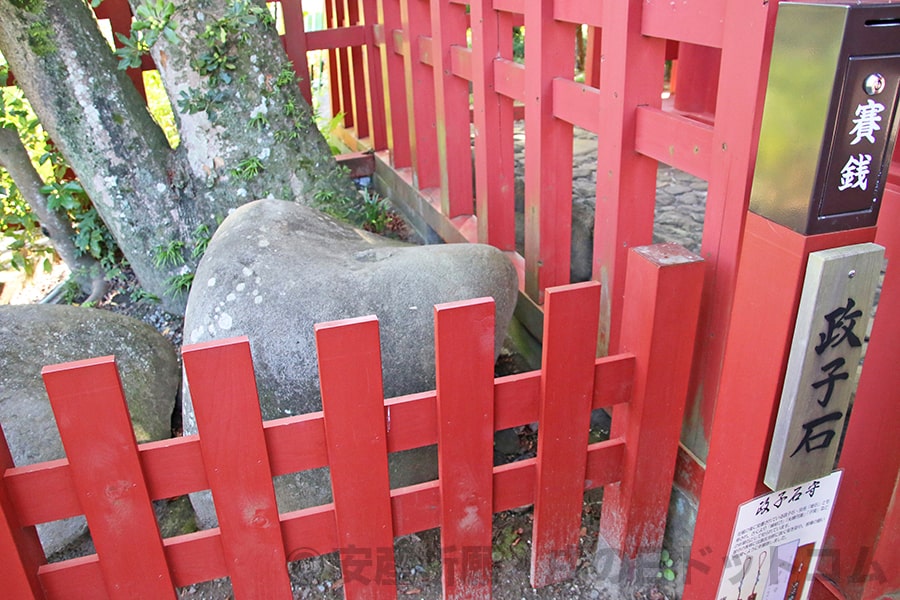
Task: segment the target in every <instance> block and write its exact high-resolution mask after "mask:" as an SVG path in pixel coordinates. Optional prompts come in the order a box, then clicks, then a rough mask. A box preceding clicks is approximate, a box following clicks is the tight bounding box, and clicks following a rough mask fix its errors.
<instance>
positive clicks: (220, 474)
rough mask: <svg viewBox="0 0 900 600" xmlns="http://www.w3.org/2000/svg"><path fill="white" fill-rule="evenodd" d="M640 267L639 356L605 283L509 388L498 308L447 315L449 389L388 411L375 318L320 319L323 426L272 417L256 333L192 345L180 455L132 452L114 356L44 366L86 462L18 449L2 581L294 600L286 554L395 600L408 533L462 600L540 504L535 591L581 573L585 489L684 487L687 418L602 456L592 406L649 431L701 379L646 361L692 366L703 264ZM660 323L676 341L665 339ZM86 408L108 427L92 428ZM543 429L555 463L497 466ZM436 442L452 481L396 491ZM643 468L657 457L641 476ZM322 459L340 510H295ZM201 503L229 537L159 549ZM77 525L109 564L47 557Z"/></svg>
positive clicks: (621, 519)
mask: <svg viewBox="0 0 900 600" xmlns="http://www.w3.org/2000/svg"><path fill="white" fill-rule="evenodd" d="M634 261H635V263H637V264H638V265H639V266H638V267H636V268H634V269H632V270H633V271H634V272H635V277H633V278H631V279H630V280H629V288H628V289H629V297H630V298H633V299H634V302H635V303H636V305H637V306H638V309H637V310H638V314H641V315H646V316H647V317H646V318H644V319H639V320H635V322H634V323H632V325H631V326H632V327H634V328H635V329H637V330H639V331H638V332H636V333H635V335H636V336H638V337H639V338H640V339H644V340H649V342H648V343H647V344H644V345H638V346H637V347H636V348H635V352H634V353H626V354H622V355H618V356H613V357H606V358H601V359H596V358H595V348H596V331H597V326H596V319H597V314H598V310H599V285H598V284H596V283H587V284H578V285H574V286H566V287H564V288H559V289H551V290H550V291H549V292H548V312H547V318H546V321H545V328H546V329H545V340H546V342H547V343H546V346H545V349H544V364H545V367H544V369H543V370H541V371H534V372H530V373H524V374H519V375H511V376H507V377H500V378H496V379H495V378H494V376H493V350H494V347H493V340H494V331H493V330H494V322H493V315H494V306H493V301H492V300H490V299H479V300H470V301H464V302H458V303H452V304H446V305H438V306H437V307H435V329H436V366H437V383H436V390H434V391H430V392H424V393H421V394H413V395H409V396H404V397H399V398H393V399H388V400H385V399H384V398H383V394H382V386H381V357H380V353H379V352H380V349H379V333H378V322H377V319H375V318H374V317H364V318H360V319H350V320H347V321H341V322H333V323H325V324H320V325H318V326H316V341H317V351H318V355H319V365H320V367H319V368H320V379H321V389H322V397H323V411H322V412H320V413H313V414H309V415H300V416H296V417H289V418H284V419H277V420H273V421H268V422H263V421H262V420H261V418H260V409H259V404H258V399H257V394H256V384H255V381H254V378H253V367H252V362H251V358H250V346H249V342H248V340H247V339H245V338H238V339H232V340H223V341H215V342H209V343H205V344H200V345H194V346H187V347H185V349H184V351H183V354H184V363H185V371H186V376H187V380H188V385H189V388H190V393H191V400H192V402H193V405H194V410H195V414H196V416H197V422H198V429H199V433H198V434H197V435H195V436H188V437H184V438H179V439H174V440H166V441H162V442H152V443H148V444H142V445H140V446H138V445H137V444H136V443H135V442H134V434H133V432H132V430H131V426H130V421H128V417H127V409H126V406H125V401H124V397H123V396H122V392H121V387H120V385H119V381H118V374H117V372H116V370H115V363H114V361H113V359H112V358H103V359H92V360H89V361H84V362H81V363H74V364H67V365H62V366H57V367H48V368H46V369H45V379H46V382H47V389H48V394H49V395H50V397H51V403H52V405H53V408H54V411H55V414H56V415H57V419H58V420H59V425H60V430H61V432H62V437H63V440H64V443H65V448H66V451H67V453H68V456H67V458H66V459H63V460H59V461H52V462H50V463H43V464H40V465H26V466H21V467H13V466H12V464H11V463H12V461H11V460H9V455H8V451H7V449H6V445H5V443H4V444H3V445H0V450H2V452H0V457H6V458H5V459H4V461H3V467H4V469H3V472H2V477H0V508H2V517H3V518H2V521H0V525H2V527H0V560H2V561H3V564H4V565H9V566H10V569H9V573H10V574H9V575H8V576H6V575H5V576H4V582H5V583H6V585H7V586H8V587H9V588H10V589H13V590H15V597H17V598H19V597H21V598H35V599H37V598H41V599H48V600H51V599H57V598H66V599H71V598H75V599H80V598H85V599H86V598H94V599H97V598H100V599H102V598H118V597H129V598H132V597H134V598H137V597H142V595H143V597H154V598H160V597H167V596H168V597H171V596H172V594H173V590H174V588H176V587H184V586H188V585H191V584H193V583H197V582H201V581H206V580H210V579H216V578H220V577H225V576H228V577H230V579H231V582H232V585H233V587H234V593H235V597H236V598H239V599H243V598H279V597H285V598H287V597H290V594H291V585H290V581H289V579H288V575H287V568H286V565H287V561H288V560H294V559H300V558H303V557H306V556H313V555H320V554H326V553H329V552H333V551H335V550H338V551H339V552H340V554H341V561H342V566H343V572H344V583H345V586H344V589H345V595H346V597H347V598H349V599H356V598H374V597H395V596H396V580H395V575H394V566H393V565H394V562H393V561H394V555H393V541H394V538H395V537H398V536H402V535H406V534H409V533H413V532H416V531H421V530H424V529H430V528H433V527H438V526H439V527H440V528H441V532H442V540H443V542H442V543H443V548H442V551H443V565H444V595H445V597H448V598H463V597H465V598H473V597H479V598H489V597H490V593H491V562H490V561H491V559H490V557H491V548H490V546H491V522H492V521H491V520H492V515H493V514H494V513H496V512H498V511H503V510H507V509H510V508H515V507H521V506H527V505H529V504H534V505H535V515H536V518H535V520H534V531H533V537H534V540H535V542H534V544H533V553H534V554H533V559H532V562H533V565H534V574H533V581H534V584H535V585H545V584H547V583H549V582H550V581H554V580H558V579H562V578H564V577H566V576H568V575H569V574H571V573H572V572H573V570H574V565H575V562H574V561H575V559H576V558H577V552H576V550H577V544H578V531H579V529H580V515H581V501H582V497H581V495H582V493H583V491H584V490H585V489H590V488H596V487H600V486H604V485H610V484H615V483H616V482H619V481H621V482H631V483H630V484H629V485H630V486H631V489H640V490H646V489H649V488H654V489H666V488H667V487H668V485H670V483H671V471H672V469H674V464H675V460H674V457H675V452H676V447H677V430H678V426H679V421H677V420H672V421H671V423H670V424H669V429H671V430H672V432H670V433H669V434H667V435H666V438H665V439H666V440H668V442H667V444H668V447H667V449H664V450H663V451H662V453H661V448H660V441H659V440H656V441H655V442H654V444H653V448H648V447H647V444H640V443H639V442H640V438H639V437H638V436H637V435H636V434H634V433H633V430H634V429H636V428H639V426H638V425H637V424H636V423H635V422H634V421H636V420H637V418H638V417H636V416H635V415H633V414H631V415H629V416H628V418H627V419H626V421H628V422H629V423H630V425H629V426H628V427H626V430H625V431H622V432H620V433H619V434H616V435H615V436H614V437H613V438H612V439H610V440H608V441H604V442H599V443H594V444H590V445H588V443H587V441H588V440H587V430H588V419H589V416H590V411H591V410H593V409H596V408H600V407H609V406H617V407H624V406H643V407H645V408H644V409H643V410H644V412H645V414H644V415H643V416H641V417H640V418H649V417H647V416H646V413H647V411H649V410H650V409H649V408H647V407H648V406H649V404H650V403H653V404H652V405H653V406H663V405H666V403H670V402H671V399H672V398H675V397H677V391H678V390H675V392H676V394H675V396H671V397H670V395H669V394H665V396H666V398H658V397H657V395H658V394H656V393H655V392H653V390H657V389H659V388H660V386H664V387H665V386H668V387H667V388H666V389H667V390H668V389H671V384H670V383H667V382H669V381H670V380H672V379H673V377H674V379H675V380H676V381H681V380H684V381H686V378H687V373H688V367H687V365H686V364H682V363H679V364H678V366H677V367H675V368H674V369H673V368H666V369H652V370H649V369H647V368H646V365H647V364H653V363H654V362H657V361H659V360H662V358H661V357H662V356H664V355H667V354H669V353H673V352H674V353H675V354H676V355H679V356H681V355H684V356H687V355H689V350H690V348H692V346H693V340H694V329H695V324H696V309H695V308H694V309H693V311H691V310H686V311H683V312H682V313H681V314H680V315H679V316H678V320H677V321H674V322H673V321H671V320H669V319H667V318H665V317H664V315H665V314H667V311H668V307H669V306H671V305H673V304H676V303H678V302H680V301H681V300H683V299H684V298H685V297H686V294H687V296H688V297H689V296H690V293H694V294H699V290H700V288H701V285H702V263H701V262H699V259H698V258H696V257H693V256H691V255H687V254H686V253H684V252H683V251H680V250H678V249H676V248H675V247H663V248H662V249H661V250H659V249H658V250H656V251H654V252H645V253H644V254H638V253H634ZM691 290H693V292H691ZM655 305H659V308H658V309H656V310H654V308H653V307H654V306H655ZM691 312H693V314H690V313H691ZM584 314H589V315H592V317H591V318H592V319H594V320H593V326H592V327H586V326H585V325H584V322H583V320H582V317H583V315H584ZM660 328H665V329H666V330H667V331H668V330H669V329H672V331H673V334H672V336H673V337H669V336H668V335H667V336H666V340H667V341H665V342H660V341H659V340H658V339H657V338H658V336H657V334H656V332H657V331H658V330H659V329H660ZM682 362H683V361H682ZM675 371H677V372H675ZM682 400H683V397H682ZM675 404H676V405H677V404H678V403H677V401H676V402H675ZM677 408H678V407H677V406H675V407H674V409H675V410H677ZM616 410H618V409H616ZM654 410H656V409H654ZM85 411H88V414H91V415H95V414H104V415H109V416H108V417H107V418H104V419H103V420H98V419H92V418H88V419H85V418H83V417H82V415H84V414H85ZM388 412H389V413H390V428H389V429H390V430H389V431H388V430H387V428H386V422H387V418H386V417H387V413H388ZM620 418H621V417H620V416H619V414H618V413H614V419H620ZM536 421H537V422H538V423H539V424H540V427H539V440H538V456H537V457H536V458H534V459H529V460H524V461H520V462H516V463H511V464H506V465H501V466H497V467H494V466H493V442H492V440H493V435H492V434H493V432H494V431H496V430H499V429H504V428H508V427H514V426H517V425H521V424H526V423H533V422H536ZM4 441H5V440H4ZM435 443H437V445H438V452H439V473H440V477H439V479H438V480H435V481H430V482H426V483H423V484H419V485H415V486H410V487H406V488H399V489H394V490H391V489H389V484H388V470H387V457H388V453H389V452H390V451H398V450H401V449H408V448H414V447H419V446H427V445H431V444H435ZM651 455H652V460H651V459H649V458H647V457H649V456H651ZM641 457H643V458H641ZM635 460H637V461H638V462H640V463H641V464H642V465H643V464H645V462H650V463H652V464H651V466H650V467H646V468H645V467H643V466H642V467H641V470H640V471H638V472H634V473H629V472H627V471H626V469H630V468H633V465H634V462H635ZM663 463H666V464H663ZM98 466H99V468H98ZM322 466H328V467H329V468H330V473H331V478H332V491H333V495H334V499H335V500H334V503H332V504H327V505H323V506H317V507H312V508H308V509H304V510H299V511H295V512H291V513H285V514H278V512H277V507H276V504H275V497H274V491H273V484H272V478H273V477H274V476H277V475H282V474H286V473H290V472H294V471H298V470H306V469H312V468H318V467H322ZM203 489H211V490H212V493H213V498H214V502H215V506H216V511H217V515H218V518H219V523H220V525H219V527H217V528H214V529H210V530H205V531H199V532H196V533H192V534H187V535H179V536H176V537H172V538H167V539H164V540H160V534H159V530H158V528H157V525H156V522H155V520H154V519H153V513H152V508H151V504H150V502H151V500H155V499H159V498H166V497H171V496H177V495H183V494H187V493H189V492H193V491H199V490H203ZM551 492H552V493H551ZM641 503H642V499H641V498H640V497H631V496H628V495H626V494H623V500H622V501H621V502H620V503H619V505H618V506H617V507H614V508H612V509H610V510H611V511H612V512H613V513H614V514H613V515H612V516H610V517H607V516H606V514H604V519H606V518H611V519H613V520H614V521H615V522H617V523H631V521H630V520H629V518H628V515H630V514H635V513H636V511H637V513H639V514H641V515H648V514H650V513H653V511H656V512H655V513H653V514H652V515H651V516H652V518H654V519H656V520H657V521H658V522H661V521H663V520H664V518H665V506H664V505H659V504H658V503H656V504H653V505H652V506H648V507H643V508H640V507H639V506H638V505H640V504H641ZM604 512H606V510H605V511H604ZM618 513H621V514H622V515H624V516H618V517H617V516H616V514H618ZM73 514H85V515H86V516H87V519H88V524H89V528H90V531H91V534H92V536H93V538H94V540H95V543H96V547H97V554H94V555H90V556H85V557H81V558H75V559H70V560H65V561H62V562H58V563H53V564H45V563H46V559H45V558H44V556H43V553H42V552H41V550H40V548H39V547H38V546H36V544H35V542H36V534H35V530H34V525H35V524H37V523H41V522H46V521H49V520H55V519H58V518H63V517H67V516H72V515H73ZM651 543H656V542H653V541H651ZM658 549H659V548H658V547H656V551H658ZM639 550H641V551H653V548H652V547H644V546H641V547H640V548H639ZM136 565H140V567H139V568H136V567H135V566H136ZM555 568H558V569H560V570H561V571H560V573H562V574H563V575H562V576H560V575H559V573H556V574H553V573H551V572H550V569H555ZM7 580H9V581H8V582H7ZM148 590H152V592H151V591H148ZM147 594H149V596H147Z"/></svg>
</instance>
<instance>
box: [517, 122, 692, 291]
mask: <svg viewBox="0 0 900 600" xmlns="http://www.w3.org/2000/svg"><path fill="white" fill-rule="evenodd" d="M513 137H514V141H515V161H516V166H515V175H516V210H517V224H516V233H517V246H518V249H519V252H520V253H523V252H524V226H523V221H524V218H523V217H522V211H523V209H524V206H523V205H524V194H525V189H524V164H525V132H524V122H523V121H517V122H516V124H515V130H514V134H513ZM573 155H574V161H573V163H574V164H573V166H572V203H573V204H572V221H573V222H572V280H573V281H584V280H586V279H589V278H590V272H591V257H592V254H593V230H594V205H595V202H596V185H597V135H596V134H594V133H591V132H589V131H586V130H584V129H579V128H577V127H576V128H575V129H574V140H573ZM706 193H707V183H706V181H704V180H702V179H698V178H697V177H694V176H693V175H690V174H688V173H685V172H684V171H679V170H678V169H675V168H673V167H670V166H668V165H666V164H663V163H659V168H658V170H657V175H656V215H655V219H654V227H653V243H663V242H671V243H676V244H680V245H682V246H684V247H685V248H687V249H688V250H690V251H691V252H695V253H699V252H700V243H701V239H702V236H703V217H704V213H705V211H706Z"/></svg>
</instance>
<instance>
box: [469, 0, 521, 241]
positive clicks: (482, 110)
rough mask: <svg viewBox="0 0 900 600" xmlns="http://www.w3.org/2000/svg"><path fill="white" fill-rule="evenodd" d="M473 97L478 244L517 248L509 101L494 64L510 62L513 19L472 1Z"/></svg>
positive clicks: (511, 119)
mask: <svg viewBox="0 0 900 600" xmlns="http://www.w3.org/2000/svg"><path fill="white" fill-rule="evenodd" d="M470 6H471V10H472V97H473V108H474V115H473V116H474V124H475V204H476V208H475V212H476V214H477V215H478V241H479V242H481V243H483V244H490V245H492V246H494V247H495V248H499V249H500V250H503V251H507V252H512V251H515V249H516V222H515V173H514V167H515V157H514V151H513V150H514V147H513V101H512V100H511V99H509V98H506V97H504V96H503V95H501V94H498V93H497V90H496V88H495V86H494V78H495V75H494V60H495V59H497V58H500V57H501V56H503V55H504V54H505V55H507V56H505V58H509V59H511V58H512V56H511V48H512V16H511V15H509V14H508V13H506V14H499V13H498V12H497V11H495V10H494V9H493V8H492V7H491V3H490V2H486V1H482V2H473V3H472V4H471V5H470Z"/></svg>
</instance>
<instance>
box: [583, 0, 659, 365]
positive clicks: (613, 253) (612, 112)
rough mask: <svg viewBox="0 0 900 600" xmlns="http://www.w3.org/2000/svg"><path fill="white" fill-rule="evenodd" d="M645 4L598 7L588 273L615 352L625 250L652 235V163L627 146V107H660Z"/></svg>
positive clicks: (654, 42) (636, 0)
mask: <svg viewBox="0 0 900 600" xmlns="http://www.w3.org/2000/svg"><path fill="white" fill-rule="evenodd" d="M645 4H646V3H645V2H644V1H643V0H626V1H622V2H616V3H615V5H614V6H615V10H604V11H603V15H604V22H603V35H602V38H603V39H602V53H603V57H604V60H603V68H602V69H601V70H600V97H601V115H602V121H601V127H600V132H599V136H598V138H599V145H598V149H597V212H596V216H595V222H594V265H593V266H594V268H593V277H592V278H593V279H596V280H598V281H600V283H601V284H603V290H602V292H601V313H600V330H601V331H600V336H601V337H600V346H601V348H608V349H609V351H610V352H611V353H612V352H617V351H618V328H619V324H620V323H621V321H622V309H623V306H624V304H623V303H624V295H625V263H626V262H627V260H628V249H629V248H633V247H635V246H642V245H644V244H649V243H651V242H652V240H653V210H654V206H655V204H656V166H657V165H656V161H654V160H652V159H650V158H647V157H646V156H641V155H640V154H638V153H637V152H635V150H634V140H635V123H636V117H635V109H636V108H637V107H638V106H650V107H655V108H659V107H660V106H661V105H662V98H661V96H660V95H661V93H662V88H663V76H664V74H665V51H666V43H665V40H662V39H656V38H650V37H646V36H642V35H641V13H642V10H643V6H644V5H645ZM607 6H609V5H607Z"/></svg>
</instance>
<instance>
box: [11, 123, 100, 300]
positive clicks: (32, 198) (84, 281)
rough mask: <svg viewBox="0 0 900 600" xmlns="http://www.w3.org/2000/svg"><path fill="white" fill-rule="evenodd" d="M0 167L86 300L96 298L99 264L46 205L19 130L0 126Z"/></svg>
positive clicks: (98, 297)
mask: <svg viewBox="0 0 900 600" xmlns="http://www.w3.org/2000/svg"><path fill="white" fill-rule="evenodd" d="M0 167H3V168H5V169H6V170H7V171H8V172H9V175H10V177H12V179H13V181H15V182H16V187H18V188H19V193H20V194H22V197H23V198H24V199H25V201H26V202H28V205H29V206H30V207H31V210H33V211H34V213H35V214H36V215H37V217H38V220H39V221H40V223H41V226H42V227H43V228H44V229H45V230H46V231H47V235H48V237H49V238H50V242H51V243H52V244H53V249H54V250H56V253H57V254H58V255H59V257H60V258H61V259H62V260H63V262H65V263H66V266H68V267H69V270H70V271H71V272H72V277H74V278H75V280H76V281H77V282H78V285H79V286H80V287H81V290H82V291H83V292H85V293H86V294H88V299H87V301H97V300H99V299H100V298H101V297H102V296H103V293H104V292H105V290H106V286H105V282H104V278H103V276H104V273H103V269H102V268H101V267H100V263H99V262H98V261H97V260H96V259H94V257H92V256H90V255H88V254H83V253H80V252H79V251H78V248H77V247H76V246H75V242H74V241H73V240H74V237H75V231H74V230H73V229H72V224H71V223H70V222H69V220H68V219H67V218H65V217H63V216H62V215H60V214H58V213H57V212H55V211H53V210H51V209H50V207H49V206H48V205H47V197H46V196H45V195H44V194H43V192H41V188H42V187H43V185H44V181H43V180H42V179H41V176H40V175H39V174H38V172H37V171H36V170H35V168H34V165H33V164H31V159H29V158H28V152H26V151H25V147H24V146H22V142H21V140H20V139H19V135H18V133H17V132H16V131H15V130H13V129H9V128H4V127H0Z"/></svg>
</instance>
